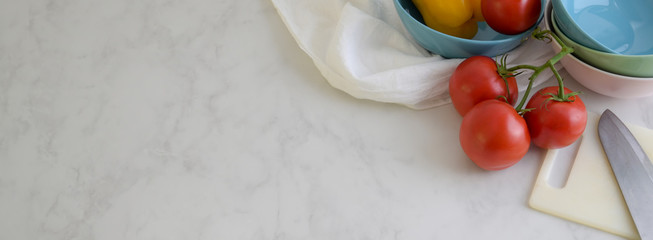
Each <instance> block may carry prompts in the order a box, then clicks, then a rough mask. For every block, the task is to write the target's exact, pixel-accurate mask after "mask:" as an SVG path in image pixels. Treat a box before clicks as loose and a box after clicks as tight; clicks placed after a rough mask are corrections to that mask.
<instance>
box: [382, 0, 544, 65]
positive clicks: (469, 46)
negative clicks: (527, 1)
mask: <svg viewBox="0 0 653 240" xmlns="http://www.w3.org/2000/svg"><path fill="white" fill-rule="evenodd" d="M394 4H395V8H396V9H397V13H398V14H399V17H400V18H401V21H402V22H403V24H404V26H405V27H406V30H408V32H409V33H410V34H411V35H412V36H413V38H414V39H415V40H416V41H417V43H419V44H420V45H421V46H422V47H424V48H425V49H427V50H429V51H430V52H432V53H434V54H438V55H440V56H442V57H445V58H467V57H471V56H476V55H485V56H488V57H494V56H497V55H501V54H504V53H506V52H508V51H510V50H512V49H514V48H515V47H517V46H519V45H520V44H521V43H522V40H524V39H526V38H527V37H528V36H529V35H530V34H531V32H533V30H534V29H535V27H536V26H537V25H539V23H540V21H542V18H543V16H544V6H545V5H546V0H542V11H540V18H539V19H538V20H537V23H536V24H535V25H534V26H533V27H531V28H530V29H528V30H527V31H526V32H523V33H521V34H516V35H504V34H500V33H498V32H496V31H494V30H492V28H490V27H489V26H488V25H487V24H486V23H485V22H481V23H479V24H478V25H479V26H478V28H479V29H478V33H477V34H476V36H474V38H472V39H464V38H459V37H454V36H451V35H447V34H444V33H441V32H438V31H436V30H434V29H432V28H430V27H428V26H426V24H424V19H423V18H422V15H421V14H420V12H419V11H418V10H417V7H415V5H414V4H413V2H412V1H411V0H394Z"/></svg>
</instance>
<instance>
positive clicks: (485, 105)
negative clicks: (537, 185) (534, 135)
mask: <svg viewBox="0 0 653 240" xmlns="http://www.w3.org/2000/svg"><path fill="white" fill-rule="evenodd" d="M459 135H460V136H459V137H460V145H461V146H462V148H463V151H464V152H465V154H466V155H467V157H469V159H471V160H472V161H473V162H474V163H475V164H476V165H478V166H479V167H481V168H483V169H485V170H501V169H505V168H508V167H510V166H512V165H514V164H515V163H517V162H519V160H521V159H522V158H523V157H524V155H526V153H527V152H528V148H529V146H530V144H531V142H530V135H529V132H528V128H527V127H526V121H524V118H522V117H521V116H520V115H519V114H518V113H517V111H515V109H514V108H513V107H512V106H511V105H509V104H508V103H506V102H502V101H499V100H495V99H491V100H485V101H483V102H481V103H479V104H477V105H476V106H474V107H473V108H472V109H471V110H470V111H469V112H468V113H467V114H466V115H465V116H464V117H463V122H462V124H461V126H460V134H459Z"/></svg>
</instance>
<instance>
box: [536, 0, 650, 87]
mask: <svg viewBox="0 0 653 240" xmlns="http://www.w3.org/2000/svg"><path fill="white" fill-rule="evenodd" d="M552 8H553V5H551V4H547V8H546V9H545V12H548V11H549V9H552ZM551 12H553V11H551ZM545 15H546V14H545ZM549 15H550V14H549ZM544 23H545V26H544V27H546V28H547V29H548V30H549V31H552V32H553V29H552V28H551V26H550V24H552V21H551V19H550V17H545V18H544ZM550 44H555V45H556V46H557V47H558V48H562V46H560V44H558V43H557V42H556V41H555V40H554V41H551V43H550ZM565 57H568V58H570V60H572V61H573V62H577V63H578V64H580V65H581V66H583V67H586V68H589V69H590V70H593V71H597V72H599V73H602V74H605V75H607V76H608V77H611V78H615V79H621V80H627V81H638V82H639V81H653V77H633V76H625V75H620V74H616V73H611V72H608V71H605V70H603V69H599V68H596V67H594V66H592V65H590V64H588V63H586V62H583V61H581V60H580V59H578V58H577V57H576V56H574V55H573V54H567V55H565ZM560 63H561V64H562V61H561V62H560ZM563 66H564V67H565V68H566V67H567V66H565V64H563ZM576 81H578V80H576Z"/></svg>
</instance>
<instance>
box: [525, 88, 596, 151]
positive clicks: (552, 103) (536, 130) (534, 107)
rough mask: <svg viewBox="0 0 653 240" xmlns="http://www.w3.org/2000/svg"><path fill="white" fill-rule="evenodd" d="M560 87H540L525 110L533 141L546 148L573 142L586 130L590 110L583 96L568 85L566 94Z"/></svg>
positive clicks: (554, 147) (564, 145)
mask: <svg viewBox="0 0 653 240" xmlns="http://www.w3.org/2000/svg"><path fill="white" fill-rule="evenodd" d="M558 96H559V87H558V86H555V87H546V88H543V89H541V90H539V91H537V92H536V93H535V94H533V96H532V97H531V99H530V100H529V101H528V104H527V105H526V108H527V109H530V111H528V112H526V113H525V114H524V119H525V120H526V124H527V125H528V130H529V132H530V134H531V137H532V140H533V144H535V145H536V146H538V147H541V148H545V149H556V148H562V147H566V146H569V145H571V144H572V143H574V142H575V141H576V140H577V139H578V138H579V137H580V135H582V134H583V132H584V131H585V125H587V110H586V108H585V104H584V103H583V100H581V99H580V97H579V96H578V95H576V94H574V92H572V91H571V90H569V89H568V88H564V93H563V95H562V96H563V98H562V99H560V98H557V97H558Z"/></svg>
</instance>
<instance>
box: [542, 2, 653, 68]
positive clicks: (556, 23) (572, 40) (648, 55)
mask: <svg viewBox="0 0 653 240" xmlns="http://www.w3.org/2000/svg"><path fill="white" fill-rule="evenodd" d="M555 15H556V12H555V11H551V16H550V17H549V19H550V20H551V27H553V28H555V29H551V32H554V33H556V34H557V35H561V36H563V37H565V38H566V39H567V40H569V41H570V42H573V43H574V44H576V45H578V46H579V47H580V48H582V49H583V51H587V52H591V53H592V54H597V55H601V56H605V57H617V58H629V59H630V58H632V59H635V60H637V59H643V58H653V54H645V55H628V54H619V53H611V52H603V51H599V50H596V49H593V48H590V47H587V46H585V45H583V44H581V43H579V42H577V41H575V40H574V39H571V38H570V37H569V36H567V34H565V33H564V32H563V31H562V29H560V26H558V22H557V20H556V18H555ZM556 30H557V31H556Z"/></svg>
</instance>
